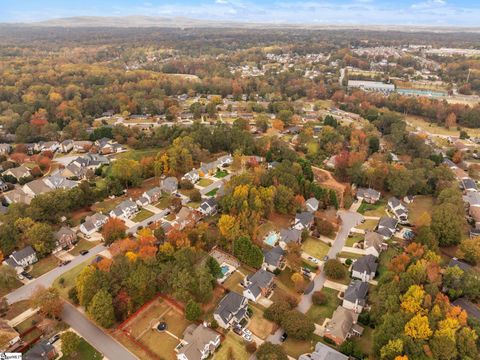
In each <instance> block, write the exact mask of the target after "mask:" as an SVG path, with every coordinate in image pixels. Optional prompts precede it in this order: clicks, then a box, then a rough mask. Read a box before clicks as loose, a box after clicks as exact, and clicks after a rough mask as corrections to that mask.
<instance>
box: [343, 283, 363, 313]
mask: <svg viewBox="0 0 480 360" xmlns="http://www.w3.org/2000/svg"><path fill="white" fill-rule="evenodd" d="M367 293H368V283H366V282H363V281H360V280H352V281H351V282H350V285H348V287H347V289H346V290H345V294H344V296H343V304H342V306H343V307H344V308H346V309H349V310H353V311H355V312H356V313H358V314H360V313H361V312H362V310H363V307H364V306H365V304H366V303H367Z"/></svg>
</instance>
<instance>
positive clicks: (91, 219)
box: [80, 213, 108, 235]
mask: <svg viewBox="0 0 480 360" xmlns="http://www.w3.org/2000/svg"><path fill="white" fill-rule="evenodd" d="M107 221H108V216H106V215H103V214H100V213H95V214H93V215H92V216H87V217H86V218H85V221H84V222H83V224H81V225H80V231H81V232H82V233H83V234H85V235H92V234H93V233H94V232H97V231H99V230H100V229H101V228H102V226H103V225H105V224H106V223H107Z"/></svg>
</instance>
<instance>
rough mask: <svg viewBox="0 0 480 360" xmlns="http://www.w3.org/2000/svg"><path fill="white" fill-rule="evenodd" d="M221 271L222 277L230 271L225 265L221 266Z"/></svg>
mask: <svg viewBox="0 0 480 360" xmlns="http://www.w3.org/2000/svg"><path fill="white" fill-rule="evenodd" d="M221 269H222V274H223V275H225V274H226V273H227V272H228V270H230V268H229V267H228V266H227V265H223V266H222V267H221Z"/></svg>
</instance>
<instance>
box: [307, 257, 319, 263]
mask: <svg viewBox="0 0 480 360" xmlns="http://www.w3.org/2000/svg"><path fill="white" fill-rule="evenodd" d="M308 260H310V261H311V262H313V263H314V264H318V263H319V261H318V259H317V258H314V257H313V256H309V257H308Z"/></svg>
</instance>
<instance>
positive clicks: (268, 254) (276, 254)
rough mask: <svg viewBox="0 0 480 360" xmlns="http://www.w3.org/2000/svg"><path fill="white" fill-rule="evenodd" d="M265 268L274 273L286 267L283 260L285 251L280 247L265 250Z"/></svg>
mask: <svg viewBox="0 0 480 360" xmlns="http://www.w3.org/2000/svg"><path fill="white" fill-rule="evenodd" d="M263 256H264V260H263V265H262V266H263V267H265V268H266V269H267V270H268V271H271V272H274V271H275V270H277V269H280V270H281V269H282V268H283V267H284V265H285V263H284V261H283V259H284V257H285V251H284V250H283V249H282V248H281V247H280V246H279V245H277V246H275V247H273V248H271V249H264V250H263Z"/></svg>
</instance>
